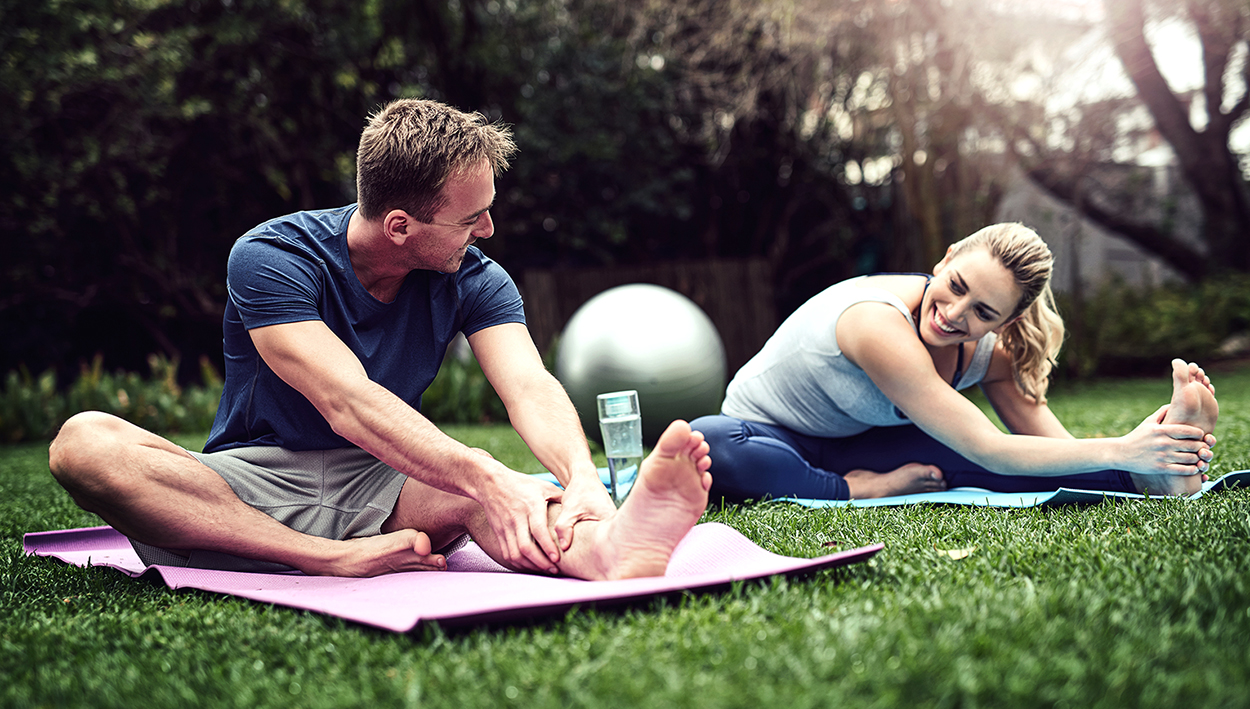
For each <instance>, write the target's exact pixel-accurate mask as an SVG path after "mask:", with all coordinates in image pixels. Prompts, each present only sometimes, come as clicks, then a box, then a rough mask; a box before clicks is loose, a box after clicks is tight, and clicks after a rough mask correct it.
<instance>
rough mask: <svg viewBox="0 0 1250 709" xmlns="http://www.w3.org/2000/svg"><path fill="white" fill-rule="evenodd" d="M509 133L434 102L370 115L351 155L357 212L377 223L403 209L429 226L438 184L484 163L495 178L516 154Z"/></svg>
mask: <svg viewBox="0 0 1250 709" xmlns="http://www.w3.org/2000/svg"><path fill="white" fill-rule="evenodd" d="M516 150H517V148H516V144H515V143H514V142H513V141H512V131H511V129H509V128H508V127H507V126H504V125H500V124H497V123H491V122H490V121H489V120H487V118H486V117H485V116H483V115H482V114H480V113H465V112H463V111H459V110H457V109H454V108H452V107H451V106H448V105H446V104H442V103H439V102H438V101H430V100H425V99H399V100H397V101H392V102H391V103H389V104H387V105H386V106H384V107H383V108H382V110H380V111H378V112H377V113H374V114H373V115H372V116H370V117H369V120H368V123H367V124H366V125H365V129H364V131H363V132H362V133H361V135H360V147H359V148H358V149H357V151H356V196H357V201H358V202H359V204H360V214H361V216H363V217H364V218H366V219H379V218H381V217H383V216H385V215H386V213H387V212H389V211H391V210H392V209H402V210H404V211H405V212H407V213H408V214H410V215H412V217H413V218H414V219H416V220H418V221H421V222H425V223H427V224H428V223H430V222H432V221H433V220H434V215H435V214H436V213H438V210H440V209H442V208H443V205H444V204H445V199H444V197H443V186H444V185H446V184H447V181H448V180H449V179H451V178H453V177H458V176H460V175H463V174H464V173H466V172H468V171H469V170H472V169H473V168H476V167H477V166H479V165H481V164H482V163H487V164H489V165H490V166H491V169H492V170H494V172H495V176H496V177H498V176H499V175H500V173H502V172H503V171H504V170H506V169H508V158H510V157H512V155H513V154H515V153H516Z"/></svg>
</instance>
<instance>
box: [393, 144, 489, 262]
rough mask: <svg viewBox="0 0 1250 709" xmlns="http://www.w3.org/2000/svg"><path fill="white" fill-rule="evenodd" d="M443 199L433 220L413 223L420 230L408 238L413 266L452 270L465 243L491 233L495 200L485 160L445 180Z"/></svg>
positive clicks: (461, 257)
mask: <svg viewBox="0 0 1250 709" xmlns="http://www.w3.org/2000/svg"><path fill="white" fill-rule="evenodd" d="M443 198H444V199H445V201H446V204H444V205H443V208H442V209H440V210H439V211H438V213H437V214H435V215H434V220H433V221H432V222H431V223H429V224H421V223H418V225H417V228H418V229H419V230H420V232H419V233H418V234H417V238H415V239H413V240H412V248H413V251H412V254H413V258H414V265H413V268H420V269H425V270H430V271H439V272H442V273H455V272H456V271H458V270H460V263H461V261H463V260H464V252H465V250H466V249H468V248H469V244H472V243H473V242H474V241H477V240H478V239H489V238H490V237H491V235H493V234H494V233H495V224H494V222H492V221H491V219H490V211H489V210H490V207H491V204H493V203H494V201H495V173H494V171H493V170H491V167H490V164H489V163H485V162H483V163H482V165H481V167H479V168H476V169H473V170H470V171H468V172H466V173H465V174H464V175H462V176H460V177H458V178H453V179H451V180H448V182H447V184H446V185H445V186H444V187H443Z"/></svg>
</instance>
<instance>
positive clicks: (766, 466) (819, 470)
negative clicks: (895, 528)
mask: <svg viewBox="0 0 1250 709" xmlns="http://www.w3.org/2000/svg"><path fill="white" fill-rule="evenodd" d="M690 425H691V427H692V428H694V429H695V430H697V431H702V432H703V435H704V436H706V437H707V440H708V443H710V444H711V446H712V450H713V451H714V452H715V453H714V456H715V463H714V465H713V470H712V477H713V483H712V495H713V498H715V497H716V496H722V497H725V498H728V499H730V500H744V499H749V498H756V499H758V498H761V497H764V496H770V497H786V496H794V497H803V498H811V499H817V500H848V499H857V500H864V499H871V498H875V497H885V496H888V495H906V494H911V493H916V492H933V491H936V490H943V489H945V488H946V484H945V482H944V481H943V478H942V471H941V470H940V469H938V468H937V467H935V466H933V465H926V464H919V463H915V462H912V461H904V462H903V463H900V464H899V465H896V466H892V467H890V468H887V469H888V470H889V472H886V473H874V472H871V471H870V470H869V469H867V468H866V467H864V466H859V468H858V469H856V468H839V469H844V470H847V472H846V473H845V474H842V473H838V472H834V470H831V469H829V468H830V467H833V466H832V465H826V464H825V463H826V461H828V462H832V463H833V464H835V465H836V464H837V461H838V459H839V458H840V456H838V455H836V454H835V455H828V454H827V453H826V450H827V449H828V448H830V447H832V448H834V449H840V448H841V446H842V442H843V441H844V440H847V439H823V438H814V437H811V436H804V435H801V434H797V433H794V432H793V431H789V430H787V429H785V428H782V427H780V426H770V425H767V424H760V423H754V422H751V421H743V420H741V419H736V418H733V417H731V416H721V415H717V416H703V417H700V418H697V419H695V420H694V421H692V422H691V424H690Z"/></svg>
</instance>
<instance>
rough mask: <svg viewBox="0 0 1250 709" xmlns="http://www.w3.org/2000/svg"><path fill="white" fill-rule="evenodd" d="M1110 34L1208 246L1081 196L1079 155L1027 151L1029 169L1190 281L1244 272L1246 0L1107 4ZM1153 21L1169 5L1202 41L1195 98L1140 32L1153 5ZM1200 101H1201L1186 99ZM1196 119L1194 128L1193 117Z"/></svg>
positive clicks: (1249, 211)
mask: <svg viewBox="0 0 1250 709" xmlns="http://www.w3.org/2000/svg"><path fill="white" fill-rule="evenodd" d="M1104 6H1105V9H1106V13H1107V17H1106V32H1107V35H1108V36H1109V38H1110V41H1111V43H1112V46H1113V47H1114V50H1115V55H1116V56H1117V57H1118V58H1119V60H1120V62H1121V64H1122V65H1123V68H1124V71H1125V72H1126V73H1127V75H1128V77H1129V79H1130V80H1131V82H1132V85H1133V87H1134V88H1135V89H1136V97H1135V98H1136V99H1137V101H1140V104H1141V105H1144V106H1145V108H1146V109H1147V110H1148V111H1149V113H1150V116H1151V117H1152V119H1153V125H1154V127H1155V128H1156V129H1157V130H1158V131H1159V133H1160V134H1161V135H1162V137H1163V138H1164V139H1165V140H1166V141H1167V142H1168V143H1169V144H1170V145H1171V146H1172V148H1173V151H1174V153H1175V155H1176V160H1177V163H1178V166H1179V171H1180V174H1181V175H1182V177H1183V179H1184V181H1185V183H1186V184H1187V185H1188V187H1189V188H1190V189H1191V190H1192V192H1193V194H1194V196H1195V197H1196V198H1197V200H1198V203H1199V204H1200V206H1201V216H1202V224H1201V225H1200V230H1199V231H1200V234H1201V236H1202V241H1203V244H1202V246H1203V247H1205V248H1196V247H1195V246H1194V245H1191V244H1189V243H1186V242H1185V241H1184V240H1182V239H1179V238H1178V237H1177V235H1176V234H1175V233H1174V230H1173V229H1172V228H1171V225H1170V224H1169V223H1168V222H1167V221H1163V220H1155V221H1146V220H1143V219H1142V218H1141V217H1140V216H1138V215H1137V214H1135V213H1134V212H1133V211H1127V210H1123V209H1116V208H1115V206H1114V205H1113V204H1110V203H1109V202H1108V200H1105V199H1099V198H1098V195H1097V194H1091V195H1088V198H1086V199H1082V198H1081V196H1080V194H1081V192H1082V187H1081V182H1080V181H1081V179H1082V177H1083V175H1085V174H1087V173H1086V172H1084V171H1080V170H1075V169H1073V168H1074V165H1079V164H1080V161H1072V160H1064V159H1063V156H1056V155H1054V154H1053V153H1052V154H1047V153H1046V151H1044V150H1039V151H1037V154H1036V155H1037V156H1040V159H1038V157H1025V159H1024V162H1025V164H1026V165H1027V166H1028V170H1029V175H1030V176H1031V177H1033V178H1034V179H1035V180H1036V181H1037V182H1038V183H1039V184H1041V185H1043V186H1044V187H1046V188H1047V189H1049V190H1050V191H1051V192H1052V193H1053V194H1055V195H1056V196H1058V197H1060V198H1062V199H1065V200H1067V201H1069V202H1074V201H1078V200H1080V201H1081V212H1082V213H1083V214H1084V215H1085V216H1087V217H1088V218H1090V219H1092V220H1093V221H1095V222H1097V223H1099V224H1101V225H1103V226H1104V227H1106V228H1108V229H1110V230H1111V231H1113V232H1116V233H1119V234H1121V235H1123V236H1125V237H1127V238H1129V239H1131V240H1132V241H1134V242H1136V243H1138V244H1139V245H1141V246H1142V247H1144V248H1146V249H1147V250H1150V251H1152V252H1154V253H1156V254H1157V255H1159V256H1160V257H1162V258H1163V259H1164V260H1165V261H1166V262H1167V263H1168V264H1169V265H1170V266H1172V267H1173V268H1175V269H1176V270H1177V271H1179V272H1180V273H1182V274H1184V275H1185V276H1186V277H1187V278H1190V279H1192V280H1199V279H1201V278H1203V277H1204V276H1206V275H1207V274H1209V273H1212V272H1216V271H1221V270H1226V271H1242V272H1245V271H1250V241H1248V240H1247V239H1246V234H1248V233H1250V198H1248V196H1247V191H1246V190H1247V187H1246V182H1245V177H1244V175H1243V172H1242V170H1241V168H1240V165H1239V159H1238V156H1237V155H1236V154H1234V152H1233V149H1232V147H1231V146H1230V142H1229V141H1230V136H1231V133H1232V130H1233V128H1234V126H1235V125H1236V124H1237V123H1238V121H1239V120H1241V119H1242V118H1243V117H1244V116H1245V113H1246V110H1247V109H1248V108H1250V61H1246V50H1247V47H1248V46H1250V45H1248V43H1247V38H1248V34H1247V31H1248V30H1250V24H1248V22H1250V19H1248V18H1247V13H1248V12H1250V8H1247V7H1246V6H1245V4H1244V3H1237V2H1228V1H1225V0H1187V1H1186V2H1184V3H1182V4H1180V5H1179V6H1178V7H1171V6H1163V5H1162V4H1157V5H1154V6H1148V5H1147V4H1146V0H1116V1H1115V2H1107V3H1105V4H1104ZM1151 10H1153V11H1154V13H1155V17H1156V19H1158V18H1160V17H1163V16H1164V15H1165V13H1167V12H1169V11H1171V12H1174V13H1175V15H1173V17H1176V18H1181V19H1183V20H1184V21H1186V22H1188V23H1189V24H1190V25H1191V26H1192V27H1193V29H1194V31H1195V34H1196V36H1197V39H1198V41H1199V43H1200V45H1201V52H1202V66H1203V86H1202V88H1201V91H1200V92H1199V93H1198V94H1197V95H1196V96H1189V95H1183V94H1180V93H1178V92H1176V91H1175V90H1173V89H1172V87H1170V86H1169V84H1168V82H1167V80H1166V79H1165V78H1164V76H1163V74H1162V72H1161V71H1160V68H1159V64H1158V62H1157V60H1156V58H1155V54H1154V53H1153V51H1152V49H1151V46H1150V44H1149V42H1148V40H1147V37H1146V27H1147V22H1148V15H1149V11H1151ZM1192 102H1196V103H1197V105H1196V106H1194V105H1191V104H1192ZM1195 113H1197V114H1200V115H1201V116H1202V118H1201V120H1200V121H1199V123H1200V124H1202V123H1205V125H1199V126H1195V125H1194V122H1192V121H1191V115H1194V114H1195Z"/></svg>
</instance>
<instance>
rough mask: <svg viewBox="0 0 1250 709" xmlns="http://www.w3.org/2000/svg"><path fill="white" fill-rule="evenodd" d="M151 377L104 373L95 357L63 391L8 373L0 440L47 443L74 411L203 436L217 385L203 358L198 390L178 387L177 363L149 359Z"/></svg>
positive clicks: (0, 402)
mask: <svg viewBox="0 0 1250 709" xmlns="http://www.w3.org/2000/svg"><path fill="white" fill-rule="evenodd" d="M148 366H149V367H150V369H151V375H150V376H149V377H148V378H146V379H145V378H143V377H141V376H140V375H138V374H135V373H131V372H116V373H108V372H105V371H104V367H103V358H102V357H101V356H99V355H97V356H96V357H95V359H94V360H92V362H91V364H90V365H89V366H88V365H84V366H83V368H82V371H81V372H80V373H79V375H78V378H77V380H75V381H74V383H73V384H71V385H70V386H69V387H68V388H67V389H65V390H64V391H61V390H60V389H59V388H58V387H57V381H56V374H55V373H54V372H53V371H52V370H48V371H46V372H44V373H42V374H40V375H39V376H37V377H35V376H32V375H31V373H30V371H29V370H27V369H25V368H22V369H20V370H18V371H11V372H9V373H8V375H7V376H6V377H5V380H4V387H3V389H0V440H3V441H5V442H10V443H15V442H18V441H33V440H47V439H50V438H52V437H53V436H54V435H55V434H56V431H57V429H58V428H60V426H61V424H62V423H64V422H65V419H67V418H69V417H70V416H72V415H74V414H76V413H78V412H80V411H105V412H107V413H111V414H114V415H116V416H119V417H121V418H123V419H126V420H127V421H130V422H131V423H134V424H136V425H138V426H142V427H143V428H146V429H148V430H150V431H153V432H155V433H159V434H170V433H187V432H199V431H207V430H208V429H209V427H210V426H212V423H213V417H214V416H215V415H216V413H217V402H218V401H219V400H220V399H221V388H222V381H221V376H220V375H218V373H217V370H216V369H214V368H213V366H212V364H210V363H209V361H208V360H207V358H204V359H201V360H200V375H201V379H202V381H203V384H202V385H198V386H192V387H181V386H179V385H178V381H177V378H176V374H177V372H178V360H177V358H174V359H170V358H168V357H165V356H163V355H150V356H149V357H148Z"/></svg>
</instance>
